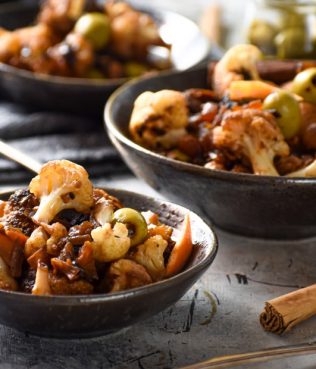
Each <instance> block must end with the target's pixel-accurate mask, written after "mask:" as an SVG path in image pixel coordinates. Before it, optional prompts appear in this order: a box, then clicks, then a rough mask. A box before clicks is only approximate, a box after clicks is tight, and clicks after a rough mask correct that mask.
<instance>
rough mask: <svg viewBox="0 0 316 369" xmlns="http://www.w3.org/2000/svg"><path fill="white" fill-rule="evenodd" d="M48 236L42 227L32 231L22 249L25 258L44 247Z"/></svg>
mask: <svg viewBox="0 0 316 369" xmlns="http://www.w3.org/2000/svg"><path fill="white" fill-rule="evenodd" d="M47 240H48V235H47V233H46V232H45V230H44V228H43V227H41V226H40V227H37V228H35V229H34V231H33V232H32V234H31V235H30V237H29V238H28V239H27V240H26V243H25V247H24V255H25V257H26V258H28V257H30V256H31V255H32V254H34V252H36V251H37V250H39V249H40V248H42V247H45V246H46V242H47Z"/></svg>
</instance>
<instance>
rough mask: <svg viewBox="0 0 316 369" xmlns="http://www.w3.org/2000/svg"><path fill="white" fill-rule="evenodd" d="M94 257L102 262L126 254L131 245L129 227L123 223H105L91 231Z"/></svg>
mask: <svg viewBox="0 0 316 369" xmlns="http://www.w3.org/2000/svg"><path fill="white" fill-rule="evenodd" d="M91 237H92V239H93V242H92V247H93V254H94V258H95V259H96V260H97V261H100V262H108V261H113V260H117V259H120V258H122V257H124V256H125V254H126V253H127V251H128V250H129V248H130V246H131V239H130V238H129V237H128V229H127V227H126V226H125V225H124V224H123V223H118V222H117V223H115V225H114V227H113V228H112V227H111V224H110V223H106V224H104V225H103V226H102V227H98V228H96V229H94V230H93V231H92V232H91Z"/></svg>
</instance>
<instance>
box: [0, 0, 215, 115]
mask: <svg viewBox="0 0 316 369" xmlns="http://www.w3.org/2000/svg"><path fill="white" fill-rule="evenodd" d="M142 10H143V11H145V12H147V13H149V14H150V15H151V16H153V18H154V19H155V20H156V22H157V24H158V25H159V28H160V34H161V36H162V37H163V39H164V40H166V41H168V42H170V43H171V44H172V45H173V47H172V52H171V59H172V62H173V65H174V68H175V69H177V70H185V69H189V68H191V67H193V66H195V65H197V64H199V63H200V62H202V61H203V60H204V59H205V58H206V57H207V54H208V51H209V44H208V42H207V41H206V39H205V38H204V37H203V36H202V34H201V33H200V31H199V28H198V27H197V25H196V24H194V23H193V22H192V21H191V20H189V19H188V18H185V17H183V16H181V15H179V14H176V13H173V12H170V11H162V10H153V9H151V8H148V9H147V8H142ZM37 13H38V7H37V6H35V5H33V4H30V3H25V4H23V3H22V4H21V3H18V4H17V3H13V4H5V5H1V6H0V26H1V27H4V28H7V29H15V28H19V27H24V26H27V25H29V24H31V23H32V22H33V21H34V19H35V18H36V14H37ZM126 81H127V79H126V78H120V79H104V80H102V79H100V80H96V79H94V80H93V79H87V78H68V77H56V76H50V75H45V74H39V73H32V72H29V71H26V70H22V69H18V68H15V67H12V66H9V65H7V64H3V63H0V89H1V90H2V92H3V94H4V96H8V97H10V98H11V99H13V100H15V101H17V102H20V103H24V104H28V105H34V106H36V107H40V108H45V109H50V110H55V111H61V110H62V111H67V112H74V113H86V114H88V115H90V114H94V115H100V116H102V109H103V106H104V103H105V101H106V99H107V98H108V97H109V95H110V94H111V93H112V92H113V91H114V90H115V89H116V88H117V87H118V86H120V85H122V84H123V83H124V82H126Z"/></svg>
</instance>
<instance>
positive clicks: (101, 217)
mask: <svg viewBox="0 0 316 369" xmlns="http://www.w3.org/2000/svg"><path fill="white" fill-rule="evenodd" d="M113 213H114V206H113V204H112V203H111V202H110V201H109V200H106V199H105V198H104V197H101V198H100V199H99V200H98V201H97V202H96V204H95V207H94V209H93V212H92V215H93V217H94V219H95V220H96V221H97V222H98V223H99V224H100V225H101V226H102V225H104V224H106V223H109V222H111V220H112V218H113Z"/></svg>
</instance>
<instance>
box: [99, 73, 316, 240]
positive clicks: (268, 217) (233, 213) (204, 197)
mask: <svg viewBox="0 0 316 369" xmlns="http://www.w3.org/2000/svg"><path fill="white" fill-rule="evenodd" d="M206 81H207V71H206V68H201V69H197V70H194V71H187V72H182V73H167V74H164V75H161V76H159V77H153V78H150V79H147V80H139V81H135V82H133V83H130V84H129V85H125V86H123V87H121V88H120V89H119V90H118V91H116V92H115V93H114V94H113V95H112V97H111V98H110V99H109V101H108V103H107V105H106V108H105V122H106V128H107V130H108V133H109V136H110V138H111V140H112V142H113V143H114V144H115V146H116V148H117V149H118V150H119V152H120V153H121V155H122V157H123V159H124V160H125V162H126V163H127V164H128V166H129V167H130V168H131V169H132V171H133V172H134V173H135V174H136V175H137V176H138V177H140V178H143V179H144V180H145V181H146V182H147V183H148V184H149V185H150V186H152V187H153V188H154V189H156V190H157V191H159V192H161V193H162V194H164V195H165V196H167V197H168V198H170V199H172V200H174V201H176V202H178V203H180V204H184V205H186V206H188V207H190V209H194V210H195V211H196V212H197V213H198V214H200V215H201V216H203V217H205V218H206V219H209V220H211V221H212V222H213V224H215V225H217V226H219V227H221V228H223V229H225V230H228V231H230V232H234V233H239V234H243V235H247V236H253V237H262V238H275V239H294V238H303V237H309V236H315V235H316V206H314V203H315V202H316V180H315V179H289V178H282V177H268V176H255V175H251V174H237V173H230V172H224V171H216V170H211V169H206V168H203V167H200V166H197V165H193V164H188V163H183V162H180V161H175V160H172V159H169V158H166V157H164V156H162V155H158V154H156V153H154V152H152V151H149V150H147V149H144V148H143V147H141V146H139V145H137V144H135V143H134V142H133V141H131V139H130V138H129V134H128V122H129V118H130V114H131V111H132V107H133V102H134V100H135V99H136V97H137V96H138V95H139V94H141V93H142V92H144V91H147V90H150V91H158V90H161V89H166V88H167V89H176V90H180V91H182V90H185V89H188V88H192V87H197V88H205V87H207V82H206Z"/></svg>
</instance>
